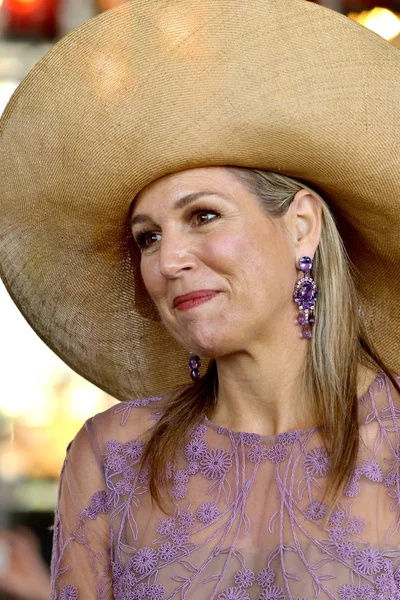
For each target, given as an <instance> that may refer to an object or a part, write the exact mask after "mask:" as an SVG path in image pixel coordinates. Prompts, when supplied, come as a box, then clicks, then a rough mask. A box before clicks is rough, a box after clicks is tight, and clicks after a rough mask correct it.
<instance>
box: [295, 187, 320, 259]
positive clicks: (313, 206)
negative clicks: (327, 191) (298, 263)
mask: <svg viewBox="0 0 400 600" xmlns="http://www.w3.org/2000/svg"><path fill="white" fill-rule="evenodd" d="M287 217H288V223H287V227H288V229H289V232H290V234H291V237H292V241H293V244H294V247H295V252H296V257H297V260H299V259H300V258H301V257H302V256H310V257H311V258H313V257H314V254H315V252H316V250H317V247H318V244H319V240H320V237H321V230H322V206H321V203H320V201H319V199H318V198H317V197H316V196H314V195H313V194H311V193H310V192H309V191H308V190H300V191H299V192H297V194H296V195H295V197H294V199H293V201H292V204H291V205H290V208H289V210H288V212H287Z"/></svg>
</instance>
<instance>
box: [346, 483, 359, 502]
mask: <svg viewBox="0 0 400 600" xmlns="http://www.w3.org/2000/svg"><path fill="white" fill-rule="evenodd" d="M359 493H360V484H359V483H358V481H357V480H356V479H354V478H352V479H350V481H349V483H348V485H347V488H346V489H345V490H344V494H345V495H346V496H348V497H349V498H355V496H358V494H359Z"/></svg>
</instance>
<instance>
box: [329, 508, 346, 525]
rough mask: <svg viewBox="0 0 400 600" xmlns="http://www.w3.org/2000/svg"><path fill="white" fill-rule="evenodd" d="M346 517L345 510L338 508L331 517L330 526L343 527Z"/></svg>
mask: <svg viewBox="0 0 400 600" xmlns="http://www.w3.org/2000/svg"><path fill="white" fill-rule="evenodd" d="M345 516H346V515H345V512H344V510H342V509H341V508H337V509H336V510H334V511H333V513H332V514H331V516H330V517H329V525H333V526H334V527H337V526H338V525H341V524H342V523H343V521H344V518H345Z"/></svg>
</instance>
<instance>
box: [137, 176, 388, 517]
mask: <svg viewBox="0 0 400 600" xmlns="http://www.w3.org/2000/svg"><path fill="white" fill-rule="evenodd" d="M226 169H228V170H229V171H230V172H232V173H233V174H234V175H235V176H236V177H237V178H238V179H239V180H240V181H241V183H242V184H243V185H244V186H245V187H246V188H247V189H248V191H249V192H250V193H251V194H253V195H254V196H256V197H257V198H258V200H259V201H260V203H261V206H262V208H263V210H264V211H265V214H266V215H267V216H268V217H269V218H272V219H279V218H280V217H282V216H283V215H284V214H285V213H286V211H287V210H288V209H289V206H290V204H291V203H292V201H293V199H294V197H295V195H296V193H297V192H298V191H300V190H301V189H306V190H308V191H309V192H310V193H312V194H313V195H314V196H315V197H317V198H318V200H319V202H320V204H321V208H322V230H321V236H320V241H319V245H318V248H317V250H316V253H315V256H314V257H313V277H314V279H315V281H316V283H317V287H318V292H319V295H318V302H317V305H316V310H315V320H316V325H315V327H314V329H313V337H312V338H311V340H310V343H309V354H308V358H307V360H306V363H305V365H304V371H303V390H304V397H305V398H307V399H309V403H310V406H309V407H308V408H309V409H310V410H311V412H312V419H313V421H314V422H315V423H316V424H318V425H319V428H320V431H321V434H322V437H323V442H324V444H325V446H326V448H327V450H329V452H330V486H329V487H328V486H326V490H325V496H324V498H325V499H327V496H328V495H329V501H330V509H331V510H332V508H333V506H334V504H335V502H336V501H337V499H338V498H339V497H340V495H341V493H342V492H343V490H344V489H345V487H346V485H347V483H348V482H349V480H350V478H351V475H352V472H353V470H354V468H355V464H356V460H357V455H358V448H359V431H358V415H357V406H358V390H357V383H358V378H357V377H358V367H359V364H360V363H361V364H363V365H365V366H370V367H375V368H376V367H379V368H380V369H381V370H382V371H384V372H385V373H386V374H387V375H388V377H389V378H390V380H391V381H392V383H393V384H394V386H395V387H396V389H397V390H398V391H399V392H400V388H399V386H398V384H397V382H396V380H395V379H394V377H393V375H392V374H391V373H390V371H389V369H388V368H387V367H386V365H385V364H384V363H383V362H382V360H381V358H380V357H379V355H378V353H377V351H376V349H375V348H374V347H373V344H372V341H371V340H370V339H369V337H368V333H367V331H366V328H365V326H364V323H363V321H362V315H361V314H360V310H359V305H358V299H357V292H356V289H355V286H354V282H353V276H352V272H351V271H352V269H353V268H354V267H353V266H352V264H351V261H350V260H349V257H348V255H347V252H346V249H345V247H344V244H343V241H342V239H341V237H340V234H339V232H338V229H337V227H336V223H335V219H334V217H333V215H332V213H331V211H330V209H329V207H328V205H327V204H326V202H325V201H324V200H323V198H322V197H321V196H320V195H319V194H317V193H316V192H315V191H314V190H312V189H311V188H310V187H308V186H307V185H306V184H304V183H302V182H301V181H298V180H296V179H293V178H291V177H287V176H285V175H281V174H278V173H271V172H267V171H262V170H260V169H246V168H242V167H226ZM217 393H218V374H217V368H216V361H215V360H211V361H210V363H209V366H208V369H207V372H206V373H205V374H204V375H203V376H202V377H201V378H200V380H199V381H197V382H195V383H189V384H188V385H185V386H183V387H180V388H178V389H177V390H175V391H174V392H173V393H172V394H171V395H170V396H169V397H168V400H167V402H166V404H165V411H164V412H163V414H162V416H161V418H160V420H159V421H158V423H157V424H156V426H155V427H153V428H151V429H150V430H149V431H148V439H147V441H146V446H145V449H144V454H143V456H142V461H141V465H142V466H143V465H144V464H145V463H147V464H148V465H149V468H150V482H149V489H150V494H151V497H152V499H153V500H154V501H155V502H156V503H157V505H158V506H159V508H160V509H161V510H163V511H164V512H166V510H165V508H166V505H165V502H164V499H163V498H161V495H160V492H159V485H160V483H164V484H166V488H167V489H168V485H167V477H166V471H167V465H168V463H169V462H173V461H174V458H175V456H176V452H177V450H178V448H179V447H180V446H181V445H182V439H184V438H185V437H186V436H187V434H188V431H189V429H190V428H191V427H193V426H195V425H197V424H198V423H200V422H201V421H202V419H203V418H204V415H205V414H210V413H212V412H213V409H214V408H215V406H216V397H217ZM163 410H164V407H163ZM333 440H334V441H335V443H334V444H333V443H332V441H333ZM331 510H330V511H329V512H328V515H327V518H328V517H329V514H330V512H331Z"/></svg>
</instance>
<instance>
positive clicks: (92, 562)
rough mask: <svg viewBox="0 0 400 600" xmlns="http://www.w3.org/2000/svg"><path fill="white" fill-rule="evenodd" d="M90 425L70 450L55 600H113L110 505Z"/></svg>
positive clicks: (59, 513)
mask: <svg viewBox="0 0 400 600" xmlns="http://www.w3.org/2000/svg"><path fill="white" fill-rule="evenodd" d="M103 473H104V469H103V461H102V455H101V452H100V451H99V450H98V444H97V443H96V442H95V435H94V432H93V420H92V419H90V420H89V421H87V423H86V424H85V425H84V427H82V429H81V430H80V431H79V433H78V434H77V436H76V437H75V439H74V440H73V442H72V443H71V444H70V445H69V447H68V448H67V454H66V458H65V461H64V465H63V468H62V471H61V480H60V487H59V496H58V504H57V510H56V514H55V522H54V533H53V554H52V561H51V584H52V585H51V596H50V600H56V599H57V600H95V599H96V600H105V599H107V600H111V599H112V598H113V593H112V583H111V574H110V531H109V514H108V513H109V505H108V500H107V494H106V485H105V480H104V474H103Z"/></svg>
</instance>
